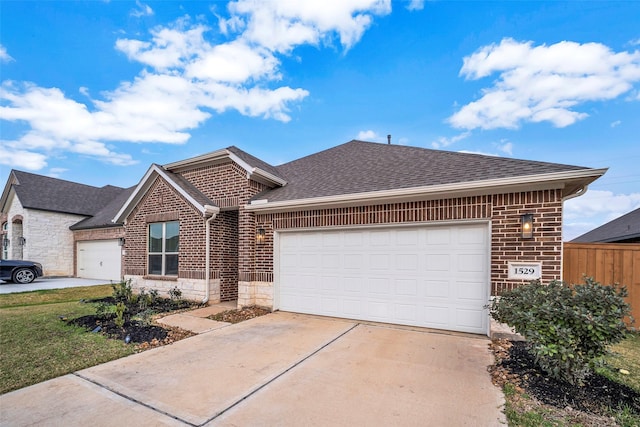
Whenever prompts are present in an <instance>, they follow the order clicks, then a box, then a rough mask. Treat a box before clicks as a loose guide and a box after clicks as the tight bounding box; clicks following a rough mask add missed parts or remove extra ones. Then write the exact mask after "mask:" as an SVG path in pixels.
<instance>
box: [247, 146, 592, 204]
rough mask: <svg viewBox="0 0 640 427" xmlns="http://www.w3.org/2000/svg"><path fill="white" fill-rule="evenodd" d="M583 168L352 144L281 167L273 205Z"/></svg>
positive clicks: (272, 192)
mask: <svg viewBox="0 0 640 427" xmlns="http://www.w3.org/2000/svg"><path fill="white" fill-rule="evenodd" d="M586 169H588V168H584V167H580V166H570V165H562V164H557V163H546V162H538V161H530V160H518V159H510V158H504V157H493V156H485V155H479V154H467V153H455V152H450V151H439V150H431V149H425V148H418V147H408V146H402V145H389V144H380V143H372V142H363V141H356V140H354V141H350V142H347V143H345V144H342V145H338V146H337V147H333V148H330V149H328V150H325V151H321V152H319V153H316V154H312V155H310V156H307V157H303V158H301V159H298V160H294V161H292V162H289V163H285V164H283V165H280V166H277V167H276V170H277V171H278V173H279V175H280V176H282V177H283V178H284V179H285V180H286V181H287V182H288V184H287V185H286V186H284V187H279V188H274V189H272V190H268V191H266V192H264V193H261V194H260V195H258V196H256V197H255V198H254V199H267V200H268V201H269V202H278V201H288V200H296V199H306V198H314V197H323V196H336V195H344V194H355V193H364V192H370V191H383V190H394V189H403V188H413V187H424V186H431V185H443V184H453V183H462V182H472V181H480V180H488V179H499V178H512V177H519V176H528V175H536V174H545V173H554V172H566V171H573V170H586Z"/></svg>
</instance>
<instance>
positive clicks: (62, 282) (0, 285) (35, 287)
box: [0, 277, 111, 294]
mask: <svg viewBox="0 0 640 427" xmlns="http://www.w3.org/2000/svg"><path fill="white" fill-rule="evenodd" d="M109 283H111V281H110V280H96V279H78V278H75V277H56V278H47V277H40V278H38V279H36V280H34V281H33V282H32V283H29V284H28V285H22V284H16V283H10V282H4V281H2V280H0V294H11V293H14V292H28V291H39V290H42V289H62V288H74V287H77V286H93V285H104V284H109Z"/></svg>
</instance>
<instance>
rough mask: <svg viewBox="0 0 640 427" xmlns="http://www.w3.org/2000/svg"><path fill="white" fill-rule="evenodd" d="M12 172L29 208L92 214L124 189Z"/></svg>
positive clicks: (15, 185) (19, 192) (23, 203)
mask: <svg viewBox="0 0 640 427" xmlns="http://www.w3.org/2000/svg"><path fill="white" fill-rule="evenodd" d="M11 174H13V176H14V177H15V178H16V181H17V182H16V183H14V184H13V185H12V188H13V189H14V191H15V193H16V195H17V196H18V198H19V199H20V203H21V204H22V206H23V207H25V208H27V209H38V210H44V211H51V212H60V213H68V214H74V215H83V216H93V215H95V214H96V213H97V212H99V211H100V210H101V209H103V208H104V207H105V205H106V204H108V203H109V202H111V201H112V200H113V199H114V198H115V197H117V196H118V195H119V194H120V193H121V192H122V191H124V189H123V188H120V187H116V186H113V185H106V186H103V187H94V186H91V185H86V184H80V183H77V182H72V181H67V180H63V179H59V178H52V177H48V176H43V175H37V174H33V173H30V172H24V171H20V170H15V169H14V170H12V171H11Z"/></svg>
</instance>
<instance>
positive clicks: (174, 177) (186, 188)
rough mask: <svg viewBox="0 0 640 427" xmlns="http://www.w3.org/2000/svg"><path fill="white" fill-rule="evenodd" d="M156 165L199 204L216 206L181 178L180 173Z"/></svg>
mask: <svg viewBox="0 0 640 427" xmlns="http://www.w3.org/2000/svg"><path fill="white" fill-rule="evenodd" d="M156 166H158V167H159V168H161V169H162V170H163V171H164V172H165V174H166V175H167V177H168V178H169V179H171V180H172V181H173V182H174V183H175V184H176V185H177V186H178V187H180V188H181V189H182V190H183V191H184V192H185V193H187V194H188V195H189V196H191V197H192V198H193V199H194V200H195V201H196V202H197V203H199V204H200V205H201V206H205V205H210V206H216V204H215V203H213V201H212V200H211V199H209V198H208V197H207V196H205V195H204V194H203V193H202V192H201V191H200V190H198V189H197V188H196V187H195V186H194V185H193V184H192V183H190V182H189V181H187V180H186V179H185V178H183V177H182V175H178V174H175V173H173V172H169V171H168V170H166V169H164V168H163V167H162V166H160V165H156Z"/></svg>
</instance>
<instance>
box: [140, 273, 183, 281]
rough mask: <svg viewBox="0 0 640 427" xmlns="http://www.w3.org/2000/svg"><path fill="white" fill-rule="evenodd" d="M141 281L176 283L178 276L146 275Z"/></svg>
mask: <svg viewBox="0 0 640 427" xmlns="http://www.w3.org/2000/svg"><path fill="white" fill-rule="evenodd" d="M142 278H143V279H145V280H163V281H165V282H177V281H178V276H153V275H146V276H142Z"/></svg>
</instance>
